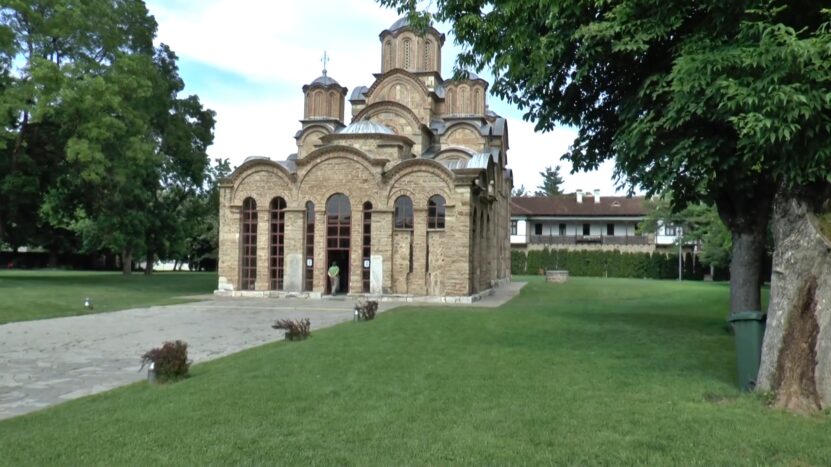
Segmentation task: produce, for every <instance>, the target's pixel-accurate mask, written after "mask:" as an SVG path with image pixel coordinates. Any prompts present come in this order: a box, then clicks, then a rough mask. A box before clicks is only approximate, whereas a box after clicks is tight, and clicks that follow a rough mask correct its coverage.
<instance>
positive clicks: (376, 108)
mask: <svg viewBox="0 0 831 467" xmlns="http://www.w3.org/2000/svg"><path fill="white" fill-rule="evenodd" d="M384 112H390V113H393V114H395V115H397V116H399V117H401V118H403V119H405V120H407V121H408V122H409V123H410V126H411V128H412V130H413V132H415V131H418V130H420V129H421V128H423V127H424V124H422V123H421V121H420V120H419V119H418V115H416V114H415V112H413V111H412V109H410V108H409V107H407V106H405V105H402V104H400V103H398V102H391V101H376V102H374V103H372V104H369V105H367V106H366V107H364V108H363V109H361V111H360V112H358V114H357V115H355V118H354V119H353V120H354V121H356V122H358V121H361V120H371V119H372V117H375V116H377V115H379V114H382V113H384Z"/></svg>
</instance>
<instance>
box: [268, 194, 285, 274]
mask: <svg viewBox="0 0 831 467" xmlns="http://www.w3.org/2000/svg"><path fill="white" fill-rule="evenodd" d="M269 217H270V218H269V223H270V225H271V232H270V235H269V244H268V279H269V284H268V285H269V288H270V289H271V290H283V275H284V274H283V273H284V269H283V258H284V257H285V248H284V246H285V242H284V238H285V232H286V200H284V199H283V198H274V199H273V200H271V206H270V207H269Z"/></svg>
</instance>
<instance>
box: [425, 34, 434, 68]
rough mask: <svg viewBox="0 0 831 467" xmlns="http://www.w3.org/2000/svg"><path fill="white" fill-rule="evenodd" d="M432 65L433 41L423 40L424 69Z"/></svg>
mask: <svg viewBox="0 0 831 467" xmlns="http://www.w3.org/2000/svg"><path fill="white" fill-rule="evenodd" d="M432 67H433V41H430V40H427V41H425V42H424V71H430V70H431V69H432Z"/></svg>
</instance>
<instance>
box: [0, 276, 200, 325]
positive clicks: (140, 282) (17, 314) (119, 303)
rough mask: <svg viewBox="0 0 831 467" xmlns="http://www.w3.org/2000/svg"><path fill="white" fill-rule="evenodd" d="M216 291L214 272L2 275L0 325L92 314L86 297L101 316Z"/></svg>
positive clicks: (166, 303) (171, 302)
mask: <svg viewBox="0 0 831 467" xmlns="http://www.w3.org/2000/svg"><path fill="white" fill-rule="evenodd" d="M215 288H216V274H215V273H193V272H175V273H174V272H169V273H164V272H159V273H154V274H153V275H152V276H149V277H145V276H144V275H142V274H141V273H134V274H132V275H130V276H124V275H122V274H121V273H120V272H76V271H58V270H37V271H20V270H8V271H0V324H4V323H9V322H13V321H27V320H32V319H43V318H56V317H59V316H72V315H80V314H84V313H88V311H86V310H85V309H84V297H90V298H92V302H93V310H94V312H96V313H98V312H103V311H114V310H123V309H126V308H133V307H138V306H151V305H170V304H174V303H182V302H184V301H187V300H183V299H181V298H177V297H181V296H185V295H198V294H206V293H211V292H213V290H214V289H215Z"/></svg>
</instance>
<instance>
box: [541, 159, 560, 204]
mask: <svg viewBox="0 0 831 467" xmlns="http://www.w3.org/2000/svg"><path fill="white" fill-rule="evenodd" d="M540 177H542V185H540V186H538V187H537V192H536V193H534V196H547V197H551V196H557V195H561V194H563V188H562V186H563V182H564V180H563V177H562V175H560V166H559V165H558V166H557V167H554V168H553V169H552V168H551V167H550V166H549V167H546V168H545V170H544V171H542V172H540Z"/></svg>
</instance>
